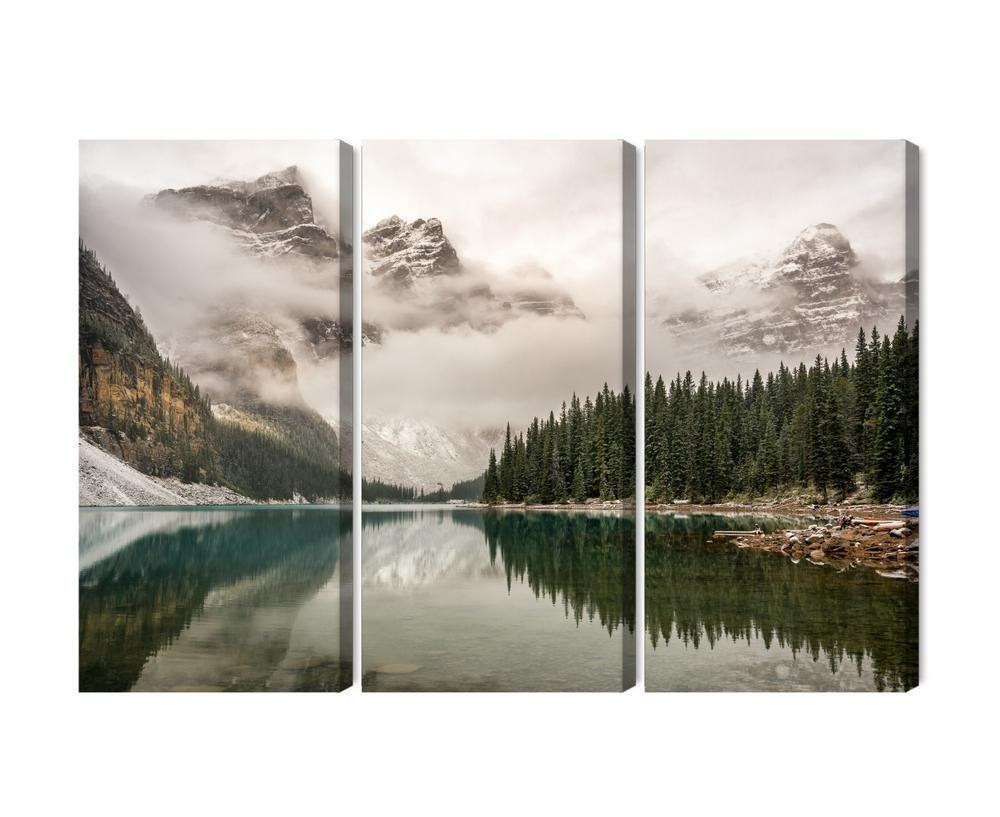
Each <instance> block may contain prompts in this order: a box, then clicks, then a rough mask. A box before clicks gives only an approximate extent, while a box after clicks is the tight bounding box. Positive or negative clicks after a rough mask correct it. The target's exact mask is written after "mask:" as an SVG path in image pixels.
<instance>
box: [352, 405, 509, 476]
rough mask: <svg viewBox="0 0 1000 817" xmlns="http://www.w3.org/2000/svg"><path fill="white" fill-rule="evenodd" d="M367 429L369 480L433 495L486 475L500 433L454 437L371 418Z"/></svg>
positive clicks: (429, 426)
mask: <svg viewBox="0 0 1000 817" xmlns="http://www.w3.org/2000/svg"><path fill="white" fill-rule="evenodd" d="M365 420H366V422H365V423H364V425H363V427H362V443H361V451H362V459H363V470H364V475H365V479H368V480H375V479H380V480H382V481H383V482H388V483H394V484H398V485H406V486H412V487H415V488H417V489H418V490H419V489H420V488H423V489H424V490H425V491H428V492H429V491H434V490H436V489H437V488H438V487H439V486H438V483H440V484H441V485H442V486H443V487H444V488H445V489H448V488H451V487H452V485H454V484H455V483H456V482H461V481H463V480H467V479H471V478H472V477H476V476H478V475H479V474H481V473H482V472H483V467H484V463H486V462H487V461H488V459H489V455H490V448H498V447H500V446H502V445H503V431H502V430H501V429H498V428H495V429H484V430H474V431H449V430H446V429H443V428H441V427H439V426H437V425H435V424H433V423H429V422H425V421H416V420H405V419H398V418H377V417H371V416H368V417H366V418H365Z"/></svg>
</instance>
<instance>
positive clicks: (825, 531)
mask: <svg viewBox="0 0 1000 817" xmlns="http://www.w3.org/2000/svg"><path fill="white" fill-rule="evenodd" d="M880 519H882V517H875V516H866V517H858V516H847V515H845V516H841V517H840V518H839V519H830V520H829V522H828V523H827V524H816V523H813V524H810V525H808V526H803V527H801V528H786V529H785V530H781V531H776V532H774V533H764V532H763V531H761V530H759V529H758V530H756V531H739V532H737V531H731V532H728V531H717V532H716V533H715V535H714V537H713V538H714V539H716V540H717V539H720V538H722V539H731V540H732V543H733V544H734V545H735V546H736V547H737V548H754V549H756V550H764V551H769V552H773V553H783V554H785V555H786V556H788V557H789V558H790V559H791V560H792V561H793V562H798V561H800V560H801V559H807V560H808V561H810V562H812V563H813V564H818V565H829V566H831V567H835V568H839V569H840V570H849V569H852V568H856V567H859V566H862V565H863V566H866V567H870V568H872V569H874V570H875V571H876V572H878V574H879V575H881V576H885V577H887V578H894V579H909V580H911V581H916V580H917V579H918V578H919V575H920V564H919V562H920V543H919V537H918V525H919V523H918V522H917V520H910V519H906V520H901V519H899V518H898V517H897V518H896V519H894V520H891V521H890V520H886V521H879V520H880Z"/></svg>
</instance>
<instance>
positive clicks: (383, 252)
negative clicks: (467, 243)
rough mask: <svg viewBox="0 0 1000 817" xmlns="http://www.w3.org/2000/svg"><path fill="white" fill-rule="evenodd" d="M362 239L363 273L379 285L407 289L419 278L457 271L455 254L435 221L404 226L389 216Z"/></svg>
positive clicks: (438, 222)
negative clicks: (375, 280) (366, 273)
mask: <svg viewBox="0 0 1000 817" xmlns="http://www.w3.org/2000/svg"><path fill="white" fill-rule="evenodd" d="M362 239H363V240H364V251H365V253H364V254H365V269H366V271H367V272H368V274H369V275H371V276H372V277H374V278H376V279H378V280H379V282H381V283H385V284H390V285H392V286H396V287H408V286H411V285H412V284H413V282H414V281H418V280H420V279H422V278H434V277H437V276H438V275H452V274H455V273H457V272H458V271H459V267H460V264H459V261H458V253H456V252H455V248H454V247H453V246H452V245H451V242H450V241H449V240H448V239H447V238H446V237H445V234H444V228H443V227H442V226H441V222H440V221H439V220H438V219H436V218H430V219H427V220H424V219H422V218H418V219H417V220H416V221H411V222H409V223H407V222H405V221H403V220H402V219H401V218H400V217H399V216H390V217H389V218H385V219H382V221H380V222H379V223H378V224H376V225H375V226H374V227H372V228H371V229H370V230H365V232H364V234H363V235H362Z"/></svg>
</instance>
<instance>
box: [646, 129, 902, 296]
mask: <svg viewBox="0 0 1000 817" xmlns="http://www.w3.org/2000/svg"><path fill="white" fill-rule="evenodd" d="M903 144H904V143H903V142H902V141H893V142H887V141H859V142H849V141H841V142H809V141H797V142H750V141H748V142H712V141H694V142H680V141H678V142H672V141H671V142H659V141H658V142H647V143H646V281H647V287H648V288H649V287H656V286H658V285H660V284H661V283H666V282H668V281H669V280H671V279H674V278H676V277H679V276H680V277H693V276H696V275H699V274H701V273H704V272H708V271H710V270H712V269H715V268H717V267H720V266H723V265H725V264H727V263H729V262H731V261H735V260H736V259H738V258H742V257H745V256H751V255H754V254H758V253H763V254H765V255H767V256H772V255H774V254H776V253H777V252H779V251H780V250H782V249H784V247H786V246H787V245H788V244H790V243H791V242H792V239H794V238H795V236H796V235H798V233H799V232H800V231H801V230H802V229H803V228H805V227H807V226H809V225H810V224H816V223H817V222H829V223H831V224H835V225H836V226H837V227H839V228H840V230H841V231H842V232H843V233H844V235H846V236H847V238H848V240H849V241H850V242H851V245H852V246H853V247H854V250H855V252H856V253H857V254H858V256H859V257H860V259H861V262H862V264H863V265H865V266H866V268H867V272H868V273H869V274H871V275H874V276H876V277H879V278H883V279H890V280H898V279H900V278H902V277H903V273H904V268H903V261H904V245H903V240H904V226H905V224H904V202H905V196H904V194H905V172H904V171H905V166H904V148H903Z"/></svg>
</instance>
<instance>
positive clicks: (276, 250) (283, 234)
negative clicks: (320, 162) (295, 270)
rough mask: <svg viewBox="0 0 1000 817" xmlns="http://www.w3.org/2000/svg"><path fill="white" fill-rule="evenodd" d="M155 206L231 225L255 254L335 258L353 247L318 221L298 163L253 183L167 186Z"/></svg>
mask: <svg viewBox="0 0 1000 817" xmlns="http://www.w3.org/2000/svg"><path fill="white" fill-rule="evenodd" d="M150 198H151V200H152V202H153V204H154V205H155V206H157V207H160V208H163V209H164V210H167V211H169V212H171V213H174V214H175V215H178V216H181V217H183V218H188V219H198V220H203V221H210V222H212V223H214V224H219V225H221V226H223V227H226V228H228V229H229V230H230V231H231V232H232V233H233V236H234V237H235V238H236V239H237V240H238V241H239V242H240V244H241V245H242V246H243V247H244V248H245V249H246V251H247V252H248V253H250V254H251V255H256V256H262V257H268V258H280V257H282V256H285V255H289V254H294V255H299V256H304V257H306V258H310V259H313V260H315V261H335V260H337V259H338V258H340V257H341V255H343V254H344V252H345V250H346V251H349V247H347V246H346V245H342V243H341V242H340V241H339V240H338V239H337V238H336V237H335V236H333V235H331V234H330V233H328V232H327V231H326V230H325V229H324V228H323V227H321V226H320V225H318V224H317V223H316V218H315V214H314V212H313V205H312V199H311V198H310V196H309V194H308V193H307V192H306V191H305V188H304V186H303V181H302V179H301V177H300V176H299V171H298V168H296V167H295V166H294V165H293V166H291V167H286V168H285V169H284V170H280V171H277V172H274V173H267V174H265V175H263V176H261V177H259V178H257V179H254V180H253V181H248V182H247V181H232V180H221V181H216V182H213V183H211V184H203V185H196V186H194V187H183V188H181V189H179V190H174V189H172V188H171V189H166V190H161V191H160V192H159V193H156V194H154V195H153V196H151V197H150Z"/></svg>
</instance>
